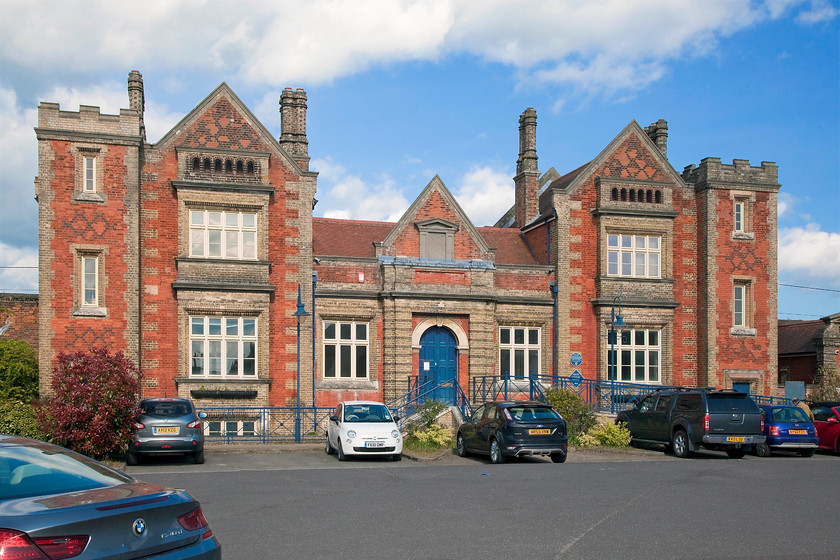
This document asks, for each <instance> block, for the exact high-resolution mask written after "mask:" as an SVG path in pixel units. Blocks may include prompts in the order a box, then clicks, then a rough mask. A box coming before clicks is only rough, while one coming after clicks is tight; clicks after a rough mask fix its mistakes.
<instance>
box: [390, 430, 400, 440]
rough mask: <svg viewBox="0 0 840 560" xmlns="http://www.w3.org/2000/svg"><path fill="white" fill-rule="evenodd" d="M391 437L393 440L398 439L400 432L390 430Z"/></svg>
mask: <svg viewBox="0 0 840 560" xmlns="http://www.w3.org/2000/svg"><path fill="white" fill-rule="evenodd" d="M391 437H392V438H394V439H399V438H400V431H399V430H391Z"/></svg>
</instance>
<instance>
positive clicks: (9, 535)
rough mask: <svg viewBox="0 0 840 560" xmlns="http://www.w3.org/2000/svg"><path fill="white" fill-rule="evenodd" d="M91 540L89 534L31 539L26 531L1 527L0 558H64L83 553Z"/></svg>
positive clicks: (56, 559) (37, 559) (62, 559)
mask: <svg viewBox="0 0 840 560" xmlns="http://www.w3.org/2000/svg"><path fill="white" fill-rule="evenodd" d="M89 540H90V537H88V536H87V535H74V536H72V537H39V538H35V539H30V538H29V537H28V536H27V535H26V533H21V532H20V531H14V530H12V529H0V559H2V560H64V559H65V558H73V557H75V556H78V555H79V554H81V553H82V552H83V551H84V549H85V547H86V546H87V543H88V541H89Z"/></svg>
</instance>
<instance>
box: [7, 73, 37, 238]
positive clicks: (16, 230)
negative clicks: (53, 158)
mask: <svg viewBox="0 0 840 560" xmlns="http://www.w3.org/2000/svg"><path fill="white" fill-rule="evenodd" d="M36 121H37V111H36V110H35V109H34V108H32V109H26V110H23V109H21V108H20V107H19V103H18V99H17V96H16V94H15V92H14V91H12V90H9V89H0V122H2V123H3V126H0V153H2V154H3V160H4V166H3V172H2V173H0V196H2V200H3V204H2V208H0V235H2V239H3V241H4V242H5V243H9V244H11V245H14V246H19V245H26V244H27V241H28V242H29V244H30V245H34V243H35V242H36V241H37V232H38V228H37V221H38V205H37V203H36V202H35V187H34V184H33V181H34V179H35V176H36V175H37V174H38V163H37V158H38V150H37V144H36V142H35V131H34V127H35V125H36Z"/></svg>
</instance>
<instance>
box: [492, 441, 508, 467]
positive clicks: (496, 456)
mask: <svg viewBox="0 0 840 560" xmlns="http://www.w3.org/2000/svg"><path fill="white" fill-rule="evenodd" d="M490 462H491V463H493V464H494V465H499V464H501V463H504V462H505V456H504V455H502V448H501V447H499V442H498V441H496V438H493V439H491V440H490Z"/></svg>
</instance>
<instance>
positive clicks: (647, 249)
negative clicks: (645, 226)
mask: <svg viewBox="0 0 840 560" xmlns="http://www.w3.org/2000/svg"><path fill="white" fill-rule="evenodd" d="M661 255H662V238H661V237H659V236H658V235H629V234H628V235H625V234H618V233H610V234H608V235H607V275H608V276H623V277H626V278H659V277H660V275H661V264H660V263H661V262H662V258H661Z"/></svg>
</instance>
